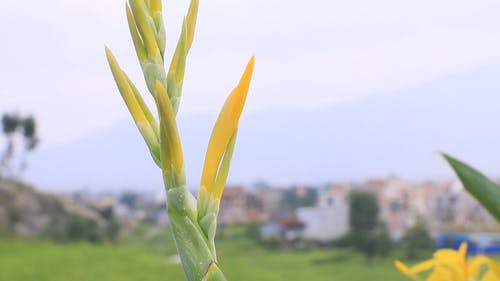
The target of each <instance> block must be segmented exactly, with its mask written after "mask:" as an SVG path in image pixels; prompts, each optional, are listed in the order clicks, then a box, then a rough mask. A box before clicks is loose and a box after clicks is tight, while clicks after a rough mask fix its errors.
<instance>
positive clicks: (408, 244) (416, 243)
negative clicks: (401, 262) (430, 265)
mask: <svg viewBox="0 0 500 281" xmlns="http://www.w3.org/2000/svg"><path fill="white" fill-rule="evenodd" d="M403 245H404V246H405V249H406V258H407V259H419V258H422V257H423V256H426V255H427V251H430V250H432V249H434V248H435V246H436V243H435V241H434V239H432V237H431V235H430V233H429V231H428V230H427V227H426V226H425V224H423V223H417V224H416V225H415V226H413V227H412V228H410V229H408V231H407V232H406V233H405V235H404V237H403Z"/></svg>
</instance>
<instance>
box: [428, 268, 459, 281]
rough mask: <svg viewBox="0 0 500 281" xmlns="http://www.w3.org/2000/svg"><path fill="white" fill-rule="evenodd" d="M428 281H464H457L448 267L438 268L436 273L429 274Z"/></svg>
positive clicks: (435, 270)
mask: <svg viewBox="0 0 500 281" xmlns="http://www.w3.org/2000/svg"><path fill="white" fill-rule="evenodd" d="M427 281H462V280H459V279H455V277H454V274H453V272H452V271H451V270H449V269H448V268H446V267H442V266H438V267H436V268H435V269H434V271H432V272H431V274H429V277H428V278H427ZM463 281H468V280H463Z"/></svg>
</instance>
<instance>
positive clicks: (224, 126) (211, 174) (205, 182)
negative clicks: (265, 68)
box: [200, 57, 255, 192]
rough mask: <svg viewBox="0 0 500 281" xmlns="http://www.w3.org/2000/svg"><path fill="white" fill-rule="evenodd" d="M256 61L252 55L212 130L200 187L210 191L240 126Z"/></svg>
mask: <svg viewBox="0 0 500 281" xmlns="http://www.w3.org/2000/svg"><path fill="white" fill-rule="evenodd" d="M254 61H255V58H254V57H252V58H251V59H250V61H249V62H248V64H247V67H246V69H245V72H244V73H243V76H242V77H241V80H240V82H239V83H238V85H237V86H236V88H235V89H234V90H233V91H232V92H231V94H230V95H229V97H228V98H227V100H226V102H225V103H224V106H223V107H222V110H221V112H220V114H219V117H218V118H217V121H216V123H215V126H214V129H213V130H212V135H211V136H210V141H209V143H208V148H207V154H206V156H205V164H204V167H203V173H202V176H201V183H200V188H206V189H207V190H208V191H209V192H212V191H213V188H214V181H215V177H216V174H217V171H218V169H219V164H220V162H221V158H222V156H223V155H224V152H225V151H226V150H227V147H228V144H229V142H230V140H231V137H232V136H233V135H234V134H235V132H236V129H237V127H238V122H239V119H240V115H241V112H242V111H243V106H244V105H245V100H246V97H247V93H248V88H249V87H250V80H251V78H252V73H253V67H254Z"/></svg>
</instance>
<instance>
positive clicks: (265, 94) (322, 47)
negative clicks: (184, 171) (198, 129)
mask: <svg viewBox="0 0 500 281" xmlns="http://www.w3.org/2000/svg"><path fill="white" fill-rule="evenodd" d="M200 2H201V3H200V7H199V18H198V26H197V30H196V35H195V41H194V45H193V48H192V51H191V53H190V55H189V57H188V65H187V72H186V78H185V83H184V85H185V87H184V91H183V95H184V96H183V100H182V102H181V109H180V114H191V113H198V112H215V111H218V110H219V108H220V106H221V104H222V103H223V101H224V99H225V97H226V96H227V94H228V93H229V92H230V90H231V89H232V87H234V85H235V84H236V82H237V81H238V79H239V76H240V75H241V72H242V71H243V68H244V66H245V64H246V62H247V60H248V58H249V57H250V56H251V55H255V56H256V67H255V75H254V80H253V82H252V88H251V92H250V95H249V98H248V104H247V108H246V110H247V111H256V110H260V109H270V108H271V109H272V108H275V107H276V108H278V107H279V108H291V109H294V108H295V109H304V108H309V109H311V108H317V107H322V106H325V105H331V104H334V103H336V102H339V101H343V100H347V99H359V98H363V97H366V96H369V95H373V94H377V93H381V92H387V91H396V90H398V89H401V88H405V87H410V86H412V85H417V84H419V83H423V82H425V81H430V80H433V79H437V78H439V77H443V76H447V75H450V74H453V73H458V72H462V71H466V70H468V69H473V68H477V67H479V66H482V65H491V64H498V63H499V62H500V52H499V51H498V50H500V29H498V26H500V17H498V13H497V12H498V11H499V10H500V2H498V1H492V0H477V1H462V0H458V1H457V0H429V1H428V0H418V1H417V0H408V1H406V0H404V1H401V0H380V1H361V0H351V1H318V0H312V1H307V3H305V2H304V1H296V0H290V1H286V5H285V4H284V3H285V2H283V1H281V0H266V1H256V0H239V1H234V0H231V1H229V0H213V1H204V0H201V1H200ZM187 5H188V1H168V3H167V4H166V5H165V6H164V18H165V22H166V28H167V53H168V55H167V56H166V57H167V58H170V57H171V53H172V49H173V46H175V42H176V41H177V37H178V34H179V28H180V23H181V18H182V16H183V14H184V13H185V12H186V9H187ZM0 38H2V42H3V43H2V44H1V45H0V61H1V63H0V112H5V111H17V112H18V113H21V114H34V115H35V117H36V118H37V120H38V123H39V128H40V130H39V131H40V134H41V139H42V140H43V142H42V144H43V145H44V146H48V147H50V146H55V145H59V144H63V143H66V142H68V141H71V140H75V139H78V138H80V137H82V136H85V135H87V134H89V133H91V132H93V131H96V130H98V129H102V128H106V127H107V126H109V125H110V124H113V123H114V122H117V121H118V120H121V119H123V118H126V117H127V115H128V113H127V112H126V109H125V107H124V105H123V103H122V101H121V100H120V96H119V93H118V91H117V89H116V86H115V85H114V81H113V79H112V77H111V74H110V72H109V69H108V66H107V63H106V60H105V56H104V45H105V44H106V45H108V46H109V47H110V48H111V49H112V50H113V52H114V53H115V55H116V57H117V58H118V60H119V62H120V63H121V65H122V67H123V68H124V69H125V70H126V72H127V73H128V74H129V75H130V76H131V77H132V80H133V81H134V82H135V83H136V84H137V85H138V86H139V88H140V89H142V90H143V92H144V93H146V91H145V86H144V82H143V78H142V74H141V72H140V67H139V65H138V63H137V60H136V58H135V55H134V51H133V48H132V43H131V40H130V37H129V34H128V29H127V24H126V18H125V12H124V1H115V0H113V1H111V0H72V1H67V0H46V1H34V0H31V1H16V0H2V9H1V10H0Z"/></svg>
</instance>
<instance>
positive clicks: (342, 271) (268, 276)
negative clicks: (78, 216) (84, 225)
mask: <svg viewBox="0 0 500 281" xmlns="http://www.w3.org/2000/svg"><path fill="white" fill-rule="evenodd" d="M174 251H175V249H174V246H173V245H172V244H171V243H168V242H167V243H166V244H163V245H162V244H158V243H157V242H155V243H144V242H133V243H131V242H128V243H123V244H121V245H118V246H113V245H91V244H83V243H82V244H69V245H54V244H52V243H50V242H40V241H29V242H27V241H16V240H0V280H1V281H45V280H46V281H63V280H64V281H84V280H85V281H86V280H88V281H128V280H131V281H132V280H134V281H138V280H141V281H147V280H155V281H156V280H175V281H177V280H179V281H180V280H184V277H183V273H182V269H181V266H180V265H179V264H175V263H172V262H170V261H169V259H170V258H171V255H172V254H174ZM219 256H220V257H222V259H221V261H220V263H221V265H222V269H223V270H224V272H225V273H226V275H227V277H228V280H238V281H246V280H248V281H250V280H252V281H255V280H270V281H285V280H287V281H288V280H313V281H316V280H317V281H322V280H329V281H332V280H333V281H335V280H338V281H361V280H363V281H366V280H372V281H377V280H380V281H382V280H384V281H386V280H404V278H402V277H401V275H400V274H399V273H398V272H397V271H396V270H395V269H394V267H393V266H392V259H385V260H380V259H375V260H374V261H373V262H372V264H371V265H368V264H367V263H366V262H365V260H364V259H363V257H361V256H358V255H354V254H351V253H349V252H345V251H335V250H332V249H329V250H314V251H308V252H288V251H268V250H265V249H263V248H261V247H259V246H257V245H256V244H255V243H253V242H251V241H249V240H246V239H233V240H223V241H220V242H219Z"/></svg>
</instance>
